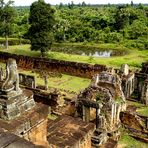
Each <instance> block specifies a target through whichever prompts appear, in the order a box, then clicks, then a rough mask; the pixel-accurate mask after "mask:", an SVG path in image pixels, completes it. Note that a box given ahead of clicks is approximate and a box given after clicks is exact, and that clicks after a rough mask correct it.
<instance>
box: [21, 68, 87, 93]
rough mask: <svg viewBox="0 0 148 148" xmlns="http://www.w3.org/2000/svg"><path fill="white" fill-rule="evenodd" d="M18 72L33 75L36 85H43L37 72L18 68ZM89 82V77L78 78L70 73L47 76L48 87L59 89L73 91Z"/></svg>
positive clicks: (82, 87)
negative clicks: (59, 75) (60, 75)
mask: <svg viewBox="0 0 148 148" xmlns="http://www.w3.org/2000/svg"><path fill="white" fill-rule="evenodd" d="M19 72H21V73H24V74H27V75H33V76H35V78H36V82H37V85H45V82H44V79H42V78H41V77H40V75H39V74H38V73H35V72H31V71H24V70H21V69H20V70H19ZM89 84H90V79H86V78H80V77H75V76H70V75H65V74H62V77H49V78H48V86H49V88H53V87H54V88H59V89H65V90H70V91H74V92H79V91H80V90H82V89H84V88H86V87H88V85H89Z"/></svg>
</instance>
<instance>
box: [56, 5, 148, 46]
mask: <svg viewBox="0 0 148 148" xmlns="http://www.w3.org/2000/svg"><path fill="white" fill-rule="evenodd" d="M56 20H57V24H56V25H55V32H54V36H55V40H56V42H64V41H68V42H95V43H116V42H119V43H121V44H125V46H129V47H130V46H133V47H138V48H148V41H147V38H148V6H144V5H141V4H139V5H138V6H137V7H135V6H133V5H119V6H110V5H108V6H102V7H93V6H91V7H87V6H85V7H83V6H82V7H78V6H73V7H69V6H67V7H65V6H63V7H61V6H59V7H58V8H56Z"/></svg>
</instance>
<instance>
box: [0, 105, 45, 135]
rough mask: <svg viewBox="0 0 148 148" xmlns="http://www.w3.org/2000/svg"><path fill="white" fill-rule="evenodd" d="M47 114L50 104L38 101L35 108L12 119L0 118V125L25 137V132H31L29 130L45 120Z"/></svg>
mask: <svg viewBox="0 0 148 148" xmlns="http://www.w3.org/2000/svg"><path fill="white" fill-rule="evenodd" d="M47 115H48V106H47V105H44V104H40V103H37V104H36V106H35V107H34V108H33V109H31V110H29V111H27V112H24V113H23V114H22V115H21V116H19V117H17V118H15V119H13V120H11V121H6V120H3V119H0V127H1V129H3V130H5V131H9V132H11V133H14V134H16V135H18V136H20V137H24V136H26V135H25V134H29V131H30V130H32V128H34V127H36V126H37V125H39V124H41V123H42V122H43V121H45V120H46V118H47ZM45 136H46V135H45Z"/></svg>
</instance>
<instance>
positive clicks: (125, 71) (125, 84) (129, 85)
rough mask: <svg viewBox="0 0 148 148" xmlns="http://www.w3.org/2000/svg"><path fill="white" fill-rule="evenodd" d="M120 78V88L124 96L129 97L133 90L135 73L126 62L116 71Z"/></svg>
mask: <svg viewBox="0 0 148 148" xmlns="http://www.w3.org/2000/svg"><path fill="white" fill-rule="evenodd" d="M118 74H119V76H120V77H121V80H122V84H121V85H122V90H123V93H124V95H125V97H126V98H129V97H130V96H131V94H132V93H133V92H134V85H135V74H134V73H133V72H131V71H130V69H129V66H128V65H127V64H123V65H122V66H121V70H120V72H119V73H118Z"/></svg>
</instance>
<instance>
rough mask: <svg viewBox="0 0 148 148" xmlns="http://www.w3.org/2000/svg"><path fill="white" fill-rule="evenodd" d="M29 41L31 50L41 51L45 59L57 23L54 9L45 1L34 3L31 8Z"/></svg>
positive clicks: (39, 0) (40, 0)
mask: <svg viewBox="0 0 148 148" xmlns="http://www.w3.org/2000/svg"><path fill="white" fill-rule="evenodd" d="M29 23H30V26H31V27H30V28H29V32H28V33H29V39H30V41H31V50H36V51H37V50H39V51H41V56H42V57H43V56H44V55H45V53H46V52H47V51H48V50H49V49H50V47H51V44H52V39H53V36H52V31H53V25H54V23H55V19H54V9H52V8H51V6H50V4H46V3H45V2H44V0H38V1H37V2H34V3H33V4H32V5H31V7H30V16H29Z"/></svg>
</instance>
